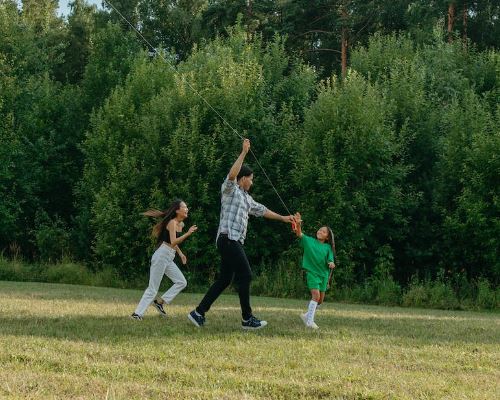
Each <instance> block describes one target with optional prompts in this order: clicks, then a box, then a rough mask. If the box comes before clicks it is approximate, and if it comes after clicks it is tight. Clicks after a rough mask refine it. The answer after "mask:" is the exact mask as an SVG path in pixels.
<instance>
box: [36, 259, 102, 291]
mask: <svg viewBox="0 0 500 400" xmlns="http://www.w3.org/2000/svg"><path fill="white" fill-rule="evenodd" d="M45 276H46V279H47V282H53V283H71V284H75V285H90V284H91V283H92V278H93V277H92V273H91V272H90V271H89V270H88V269H87V268H86V267H85V266H83V265H79V264H74V263H71V262H64V263H59V264H53V265H49V266H48V267H47V269H46V271H45Z"/></svg>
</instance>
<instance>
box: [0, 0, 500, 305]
mask: <svg viewBox="0 0 500 400" xmlns="http://www.w3.org/2000/svg"><path fill="white" fill-rule="evenodd" d="M428 3H429V4H427V2H412V1H408V0H399V1H386V2H375V1H371V2H360V1H355V0H351V1H347V0H343V1H326V0H322V1H298V0H297V1H291V0H290V1H271V0H269V1H262V2H253V1H208V0H196V1H162V2H156V1H148V0H144V1H139V0H128V1H123V0H122V1H118V0H116V1H115V2H113V4H114V5H115V6H116V7H117V9H118V10H120V12H121V13H123V15H125V16H126V17H127V18H129V19H130V21H131V22H132V23H133V24H134V25H135V26H136V27H137V28H138V29H139V30H140V31H141V34H142V35H144V37H145V38H147V40H148V41H149V42H150V43H151V44H152V45H153V46H154V47H155V49H156V50H157V52H153V51H151V49H150V48H148V46H146V45H145V43H144V42H142V41H141V40H140V38H139V37H138V36H137V34H136V33H135V32H133V31H132V30H131V29H130V27H129V26H127V24H125V23H124V22H123V20H121V19H120V16H119V15H118V13H117V12H116V11H115V10H113V9H112V8H105V9H104V10H99V9H96V8H95V7H91V6H89V5H87V4H86V3H85V2H84V1H82V0H75V1H74V3H72V12H71V14H70V15H69V16H68V17H67V18H66V19H63V18H61V17H58V16H57V15H56V7H57V4H56V2H54V1H51V0H30V1H27V0H25V1H24V2H23V4H22V7H21V8H20V7H19V6H18V5H17V4H16V2H14V1H12V0H0V140H1V146H0V196H1V197H0V249H2V251H3V252H4V254H5V255H8V256H13V257H17V256H19V255H22V256H23V257H25V258H26V259H28V260H35V261H49V260H52V261H57V260H60V259H61V258H62V257H72V258H73V259H75V260H78V261H81V262H84V263H86V264H87V265H89V266H91V268H92V269H94V270H101V271H102V270H103V269H104V270H106V271H109V270H112V271H115V272H116V273H117V274H118V275H119V276H120V278H121V279H129V280H133V279H136V278H137V277H138V276H141V275H144V274H145V271H146V270H147V268H148V258H149V257H150V253H151V250H152V246H153V243H152V241H151V239H150V237H149V233H150V229H151V225H152V221H150V220H147V219H146V218H145V217H141V216H140V212H142V211H144V210H145V209H147V208H150V207H154V208H165V207H166V206H167V205H168V203H169V202H170V201H171V200H173V199H174V198H178V197H180V198H183V199H184V200H185V201H186V202H187V203H188V206H189V207H190V210H191V212H190V221H189V222H191V223H196V224H197V225H198V226H199V227H200V230H199V232H198V233H197V234H196V235H194V236H193V237H192V238H191V239H190V240H189V241H188V242H186V244H185V247H186V252H187V254H188V256H189V260H190V262H189V266H188V271H187V273H188V275H189V277H188V278H191V279H192V280H194V281H197V282H206V281H207V280H208V279H209V278H210V277H211V276H212V275H213V274H214V273H215V271H216V269H217V252H216V251H215V246H214V239H215V238H214V236H215V232H216V229H217V223H218V217H219V201H220V198H219V188H220V184H221V182H222V180H223V179H224V177H225V174H226V173H227V171H228V169H229V167H230V166H231V164H232V162H233V161H234V159H235V158H236V156H237V155H238V152H239V150H240V146H241V139H240V138H239V137H238V136H237V135H236V134H235V132H234V131H233V128H234V130H236V131H237V132H238V133H239V134H241V135H243V136H247V137H249V138H250V139H251V140H252V149H253V151H254V153H255V154H256V155H257V157H258V159H259V162H260V163H261V164H262V166H263V167H264V169H265V170H266V172H267V173H268V174H269V177H270V178H271V180H272V182H273V184H274V185H275V186H276V188H277V190H278V192H279V193H280V194H281V196H282V197H283V199H284V201H285V203H286V206H287V208H288V209H289V210H291V211H297V210H299V211H301V212H302V214H303V217H304V221H305V226H304V229H305V231H306V233H310V234H311V233H314V231H315V229H317V228H318V227H319V226H320V225H321V224H329V225H330V226H331V227H332V228H333V230H334V232H335V234H336V240H337V250H338V270H337V272H336V277H335V284H336V285H337V287H338V288H353V287H355V286H356V285H358V286H356V287H360V286H359V285H364V287H365V289H366V288H370V287H375V288H376V289H374V290H375V292H373V294H372V295H371V296H368V297H367V298H365V299H364V300H373V299H376V298H382V297H383V296H389V297H390V296H393V297H397V296H400V295H401V291H400V287H401V286H404V287H408V288H410V289H412V288H413V289H415V290H413V289H412V290H413V291H410V292H409V293H410V294H411V295H415V293H418V287H419V286H418V285H419V282H429V280H436V282H443V284H447V285H449V286H450V287H451V286H453V284H452V282H454V281H453V280H454V279H455V281H456V279H458V278H457V277H462V278H460V279H462V280H463V281H465V282H475V284H478V282H482V283H481V284H478V285H479V286H478V287H480V285H483V286H484V285H490V284H491V285H492V286H493V287H497V286H498V281H499V278H500V255H499V247H500V246H499V240H498V238H499V237H500V213H499V206H500V205H499V187H500V185H499V181H500V179H499V178H500V158H499V154H500V130H499V126H500V105H499V98H500V82H499V79H500V55H499V53H498V47H499V43H498V40H499V38H500V33H499V30H500V28H499V26H500V24H499V19H498V16H499V6H498V5H497V3H496V2H490V1H477V2H471V1H469V2H459V1H455V2H450V1H437V2H428ZM431 3H432V4H431ZM450 7H454V10H455V11H456V15H457V16H456V18H455V20H453V21H451V20H450V16H449V12H450ZM447 13H448V14H447ZM459 16H460V17H459ZM445 22H446V24H445ZM450 22H454V24H452V26H451V29H450ZM495 32H496V34H495ZM343 38H344V39H345V41H343ZM343 43H347V46H346V48H345V50H346V51H347V54H348V58H347V67H348V68H347V71H343V69H342V68H341V65H342V62H343V60H342V59H341V56H340V54H341V53H342V51H343V50H344V49H343ZM342 72H345V73H342ZM221 117H222V118H223V119H222V118H221ZM247 161H248V162H249V164H251V165H252V166H253V167H254V170H255V175H256V179H255V186H254V189H253V196H254V197H255V199H257V200H258V201H260V202H262V203H264V204H266V205H268V206H269V207H270V208H271V209H273V210H274V211H276V212H278V213H281V214H285V213H286V212H287V210H286V209H285V207H284V206H283V205H282V204H281V202H280V201H279V199H278V197H277V196H276V194H275V192H274V191H273V189H272V187H271V185H270V184H269V182H267V180H266V179H265V177H264V174H263V173H262V171H261V170H260V168H259V167H258V165H257V163H256V162H255V160H253V159H252V158H251V157H250V156H249V159H248V160H247ZM247 251H248V254H249V256H250V257H251V261H252V263H253V265H254V269H255V271H256V273H257V276H259V275H262V276H264V275H266V274H267V275H266V276H269V274H270V273H271V272H270V271H272V270H273V268H274V267H275V266H276V268H280V270H281V269H282V268H284V267H283V266H285V265H296V264H297V262H296V261H297V260H298V255H299V249H298V246H297V244H296V243H295V241H294V238H293V236H292V234H291V232H290V230H289V228H288V227H286V226H284V225H283V224H279V223H275V222H270V221H263V220H252V222H251V228H250V230H249V237H248V245H247ZM278 266H279V267H278ZM290 268H293V267H290ZM295 268H296V272H297V273H298V272H299V269H298V267H295ZM263 279H264V278H263ZM262 282H263V280H261V281H260V284H262ZM375 283H377V284H375ZM422 284H423V283H422ZM436 284H437V283H436ZM370 285H371V286H370ZM476 286H477V285H476ZM476 286H474V287H476ZM455 287H456V288H458V287H460V288H463V287H465V286H464V285H463V284H460V285H458V284H457V285H455ZM488 287H489V286H488ZM384 288H385V289H384ZM370 290H371V289H370ZM384 290H385V291H386V292H384ZM384 293H385V294H384ZM387 293H389V294H387ZM351 295H353V294H352V292H351ZM346 296H347V295H346ZM400 299H401V298H400ZM361 300H363V298H361Z"/></svg>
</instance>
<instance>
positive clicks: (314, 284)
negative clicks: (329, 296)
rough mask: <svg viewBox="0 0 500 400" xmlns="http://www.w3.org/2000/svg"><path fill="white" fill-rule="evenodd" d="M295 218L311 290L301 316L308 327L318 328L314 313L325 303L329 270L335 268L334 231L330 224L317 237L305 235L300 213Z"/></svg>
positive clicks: (295, 226)
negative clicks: (307, 305)
mask: <svg viewBox="0 0 500 400" xmlns="http://www.w3.org/2000/svg"><path fill="white" fill-rule="evenodd" d="M294 218H295V224H294V225H293V226H294V231H295V234H296V235H297V237H299V238H300V243H301V245H302V247H303V248H304V255H303V257H302V268H304V269H305V270H306V271H307V287H308V288H309V290H310V291H311V301H310V302H309V307H308V310H307V312H306V313H305V314H302V315H301V318H302V321H304V324H305V325H306V326H307V327H308V328H311V329H318V325H316V323H315V322H314V313H315V312H316V307H317V306H318V305H319V304H321V303H323V300H324V298H325V291H326V289H327V286H328V278H329V272H330V270H333V269H334V268H335V263H334V256H335V241H334V237H333V232H332V230H331V229H330V228H329V227H328V226H322V227H321V228H319V229H318V231H317V232H316V238H313V237H310V236H307V235H304V234H303V233H302V228H301V226H300V223H301V216H300V214H299V213H296V214H295V217H294Z"/></svg>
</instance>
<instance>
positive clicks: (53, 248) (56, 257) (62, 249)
mask: <svg viewBox="0 0 500 400" xmlns="http://www.w3.org/2000/svg"><path fill="white" fill-rule="evenodd" d="M37 225H38V226H37V228H36V230H35V242H36V247H37V249H38V253H39V255H40V259H41V260H42V261H49V262H50V261H52V262H57V261H60V260H61V259H62V258H63V257H64V256H66V255H68V254H69V242H70V233H69V231H68V229H67V228H66V226H65V224H64V222H63V221H62V220H60V219H59V218H56V219H54V220H53V221H52V220H50V219H48V217H46V218H44V219H43V221H39V222H38V224H37Z"/></svg>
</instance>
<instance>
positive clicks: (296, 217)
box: [293, 212, 302, 224]
mask: <svg viewBox="0 0 500 400" xmlns="http://www.w3.org/2000/svg"><path fill="white" fill-rule="evenodd" d="M293 219H294V220H295V223H297V224H301V223H302V216H301V215H300V213H299V212H296V213H295V215H294V216H293Z"/></svg>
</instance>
